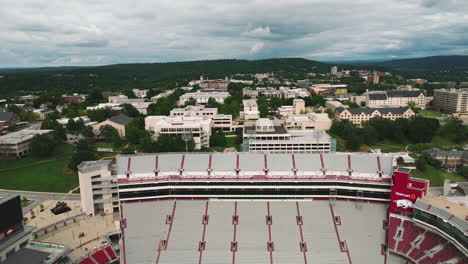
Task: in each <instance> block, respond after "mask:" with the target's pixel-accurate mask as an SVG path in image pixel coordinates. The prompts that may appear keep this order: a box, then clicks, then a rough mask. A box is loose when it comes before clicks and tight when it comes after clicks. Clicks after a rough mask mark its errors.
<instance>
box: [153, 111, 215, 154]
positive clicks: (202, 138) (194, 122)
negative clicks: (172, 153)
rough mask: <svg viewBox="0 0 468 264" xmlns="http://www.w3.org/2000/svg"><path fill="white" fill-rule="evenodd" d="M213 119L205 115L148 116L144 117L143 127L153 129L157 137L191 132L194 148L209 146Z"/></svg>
mask: <svg viewBox="0 0 468 264" xmlns="http://www.w3.org/2000/svg"><path fill="white" fill-rule="evenodd" d="M212 127H213V120H212V118H211V117H207V116H148V117H146V118H145V129H146V130H151V131H154V133H155V134H154V135H155V137H156V138H157V137H158V136H159V135H160V134H171V135H181V134H186V133H188V134H191V136H192V138H193V141H194V142H195V149H201V147H209V146H210V136H211V128H212Z"/></svg>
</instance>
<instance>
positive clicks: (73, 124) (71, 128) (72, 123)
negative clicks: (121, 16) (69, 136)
mask: <svg viewBox="0 0 468 264" xmlns="http://www.w3.org/2000/svg"><path fill="white" fill-rule="evenodd" d="M67 131H68V133H75V132H76V122H75V120H74V119H72V118H70V119H69V120H68V123H67Z"/></svg>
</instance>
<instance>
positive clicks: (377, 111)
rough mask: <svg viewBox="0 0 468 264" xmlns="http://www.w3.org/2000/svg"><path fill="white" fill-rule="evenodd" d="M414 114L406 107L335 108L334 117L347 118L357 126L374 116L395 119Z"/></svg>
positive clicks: (409, 116)
mask: <svg viewBox="0 0 468 264" xmlns="http://www.w3.org/2000/svg"><path fill="white" fill-rule="evenodd" d="M415 115H416V114H415V113H414V111H413V110H411V108H408V107H398V108H393V107H389V108H337V109H336V112H335V118H336V119H337V120H349V121H350V122H352V123H353V124H355V125H357V126H362V124H363V123H364V122H366V121H369V120H370V119H371V118H374V117H380V118H385V119H391V120H396V119H398V118H405V119H408V118H411V117H413V116H415Z"/></svg>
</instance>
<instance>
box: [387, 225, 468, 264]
mask: <svg viewBox="0 0 468 264" xmlns="http://www.w3.org/2000/svg"><path fill="white" fill-rule="evenodd" d="M399 226H402V227H403V228H402V230H403V235H402V238H401V240H399V241H397V240H398V239H397V240H395V235H396V233H397V232H398V230H399V229H398V227H399ZM418 239H421V240H420V241H418V243H416V242H417V240H418ZM397 242H398V244H397ZM388 245H389V250H390V251H394V252H396V253H398V254H400V255H403V256H405V257H407V258H408V259H411V260H412V261H413V262H415V263H416V264H442V263H444V264H445V263H447V264H448V263H450V264H452V263H453V264H462V263H463V264H465V263H468V259H467V258H466V257H465V256H464V254H463V253H462V252H460V251H459V250H458V249H457V248H456V247H455V246H453V245H452V244H450V242H449V241H447V240H446V239H445V238H443V237H442V236H439V235H438V234H436V233H433V232H431V231H429V230H424V229H422V228H420V227H418V226H415V225H414V224H413V223H412V222H411V221H409V220H401V219H399V218H397V217H390V227H389V233H388Z"/></svg>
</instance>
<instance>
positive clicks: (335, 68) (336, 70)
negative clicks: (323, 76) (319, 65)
mask: <svg viewBox="0 0 468 264" xmlns="http://www.w3.org/2000/svg"><path fill="white" fill-rule="evenodd" d="M330 73H331V75H336V74H337V73H338V67H336V66H333V67H331V70H330Z"/></svg>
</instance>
